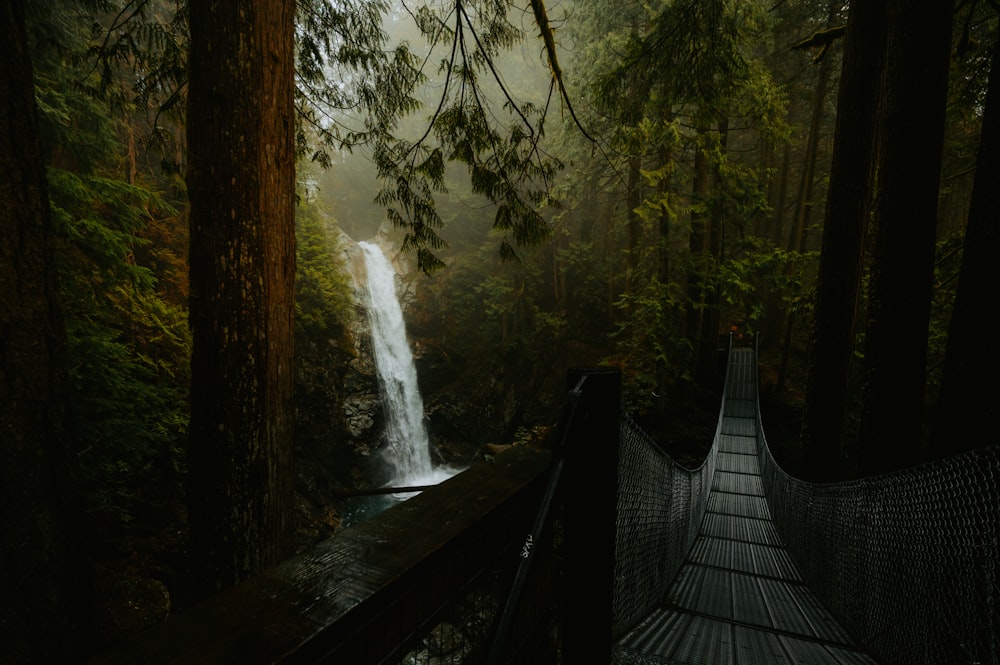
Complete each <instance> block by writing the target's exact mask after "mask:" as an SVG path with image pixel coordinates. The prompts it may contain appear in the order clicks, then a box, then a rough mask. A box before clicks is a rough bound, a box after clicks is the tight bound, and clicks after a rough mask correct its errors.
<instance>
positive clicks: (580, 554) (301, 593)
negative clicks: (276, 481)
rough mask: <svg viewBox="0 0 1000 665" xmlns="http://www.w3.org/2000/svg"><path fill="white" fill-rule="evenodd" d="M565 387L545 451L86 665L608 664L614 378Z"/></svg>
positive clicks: (507, 461)
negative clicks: (559, 413) (557, 425)
mask: <svg viewBox="0 0 1000 665" xmlns="http://www.w3.org/2000/svg"><path fill="white" fill-rule="evenodd" d="M567 385H568V387H569V388H570V391H569V394H570V396H571V399H570V400H569V402H568V404H567V409H566V411H565V414H564V419H563V423H562V424H561V426H560V428H559V432H558V436H557V437H556V439H557V440H558V442H559V443H558V444H556V445H554V447H553V450H552V451H542V450H536V449H532V448H527V447H514V448H512V449H510V450H508V451H506V452H503V453H501V454H499V455H497V456H496V457H495V458H494V461H493V462H492V463H490V464H485V463H484V464H480V465H476V466H473V467H472V468H471V469H469V470H467V471H464V472H462V473H460V474H458V475H456V476H453V477H452V478H449V479H448V480H446V481H445V482H443V483H441V484H440V485H437V486H435V487H432V488H430V489H427V490H425V491H424V492H422V493H421V494H419V495H418V496H416V497H414V498H412V499H409V500H407V501H405V502H403V503H400V504H397V505H395V506H393V507H392V508H389V509H388V510H386V511H384V512H383V513H381V514H379V515H376V516H375V517H372V518H370V519H369V520H367V521H364V522H361V523H359V524H357V525H355V526H352V527H350V528H347V529H344V530H343V531H341V532H339V533H337V534H336V535H335V536H334V537H333V538H330V539H329V540H326V541H324V542H323V543H321V544H319V545H318V546H316V547H315V548H314V549H312V550H311V551H309V552H307V553H305V554H303V555H300V556H297V557H295V558H293V559H290V560H288V561H286V562H285V563H283V564H281V565H279V566H277V567H275V568H274V569H272V570H269V571H267V572H264V573H262V574H261V575H259V576H257V577H255V578H253V579H251V580H248V581H246V582H244V583H242V584H239V585H237V586H235V587H233V588H232V589H229V590H228V591H225V592H223V593H221V594H218V595H217V596H214V597H212V598H210V599H208V600H207V601H205V602H204V603H202V604H200V605H197V606H195V607H192V608H190V609H188V610H185V611H182V612H178V613H177V614H176V615H174V616H172V617H170V618H169V619H167V620H166V621H164V622H163V623H161V624H159V625H156V626H154V627H152V628H150V629H149V630H147V631H145V632H143V633H140V634H139V635H136V636H135V637H133V638H131V639H129V640H126V641H124V642H122V643H120V644H117V645H115V646H113V647H112V648H111V649H109V650H108V651H106V652H105V653H102V654H100V655H98V656H97V657H96V658H94V659H92V661H90V663H91V665H124V664H128V665H135V664H139V663H141V664H142V665H154V664H160V663H176V664H178V665H180V664H183V665H197V664H200V663H203V664H208V663H213V664H215V663H219V664H226V665H228V664H230V663H232V664H237V663H238V664H239V665H258V664H260V665H263V664H264V663H268V664H270V663H286V664H287V663H336V664H338V665H396V664H397V663H400V662H402V661H403V660H404V658H405V659H406V662H408V663H428V664H434V665H438V664H444V663H447V664H456V665H457V664H459V663H462V664H466V663H477V664H479V663H487V662H488V663H496V664H498V665H511V664H513V663H518V664H526V665H527V664H535V665H539V664H541V663H546V664H550V663H555V662H557V659H558V657H561V659H562V662H570V663H576V662H602V663H605V662H610V660H611V652H612V644H613V642H612V604H613V599H614V562H615V520H616V509H615V506H616V496H617V472H618V457H617V456H618V436H619V424H620V421H619V419H620V410H619V409H620V399H621V377H620V373H619V372H618V370H614V369H609V368H593V369H584V370H571V372H570V373H569V376H568V377H567ZM561 477H562V481H561V482H560V478H561ZM557 654H558V655H559V656H557Z"/></svg>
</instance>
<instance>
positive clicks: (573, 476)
mask: <svg viewBox="0 0 1000 665" xmlns="http://www.w3.org/2000/svg"><path fill="white" fill-rule="evenodd" d="M581 378H583V379H584V381H583V384H582V386H581V393H582V394H581V395H580V397H579V400H580V401H579V404H578V406H577V411H576V416H575V417H574V418H573V421H572V423H570V425H569V427H570V430H569V436H568V437H567V440H566V448H565V451H564V454H565V460H566V462H565V464H566V467H565V481H564V482H565V486H564V487H565V492H566V493H565V495H564V497H565V502H564V506H565V508H564V511H565V512H564V533H563V537H564V544H565V553H566V556H565V568H564V571H565V577H564V595H563V623H562V662H564V663H610V662H611V654H612V648H613V635H612V622H613V604H614V591H615V580H614V571H615V533H616V524H615V520H616V515H617V498H618V440H619V430H620V419H621V411H620V409H621V372H620V371H619V370H617V369H615V368H610V367H597V368H586V369H572V370H570V372H569V376H568V385H569V388H570V390H572V389H573V388H574V387H575V386H578V385H580V379H581Z"/></svg>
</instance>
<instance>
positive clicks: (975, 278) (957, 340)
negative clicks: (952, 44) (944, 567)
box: [932, 39, 1000, 457]
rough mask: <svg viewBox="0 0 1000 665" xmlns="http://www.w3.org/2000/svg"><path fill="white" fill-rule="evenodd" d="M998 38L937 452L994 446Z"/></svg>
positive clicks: (998, 315) (999, 233) (999, 200)
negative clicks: (990, 386)
mask: <svg viewBox="0 0 1000 665" xmlns="http://www.w3.org/2000/svg"><path fill="white" fill-rule="evenodd" d="M997 183H1000V39H998V40H995V42H994V47H993V62H992V64H991V66H990V80H989V89H988V90H987V93H986V107H985V110H984V112H983V127H982V133H981V134H980V137H979V155H978V158H977V160H976V176H975V181H974V183H973V186H972V203H971V204H970V207H969V221H968V224H967V226H966V229H965V241H964V244H963V249H962V268H961V271H960V273H959V278H958V289H957V291H956V293H955V304H954V308H953V309H952V314H951V324H950V326H949V328H948V345H947V349H946V355H945V362H944V368H943V370H942V376H941V392H940V395H939V398H938V407H937V413H936V415H935V421H934V432H933V439H932V446H933V447H932V453H933V455H934V456H936V457H940V456H944V455H949V454H953V453H957V452H960V451H963V450H969V449H972V448H978V447H980V446H987V445H993V444H995V443H997V442H998V441H1000V435H998V433H997V427H996V423H997V416H998V408H997V399H996V395H995V394H994V393H993V391H992V390H988V389H986V388H985V386H988V385H990V384H991V382H992V381H994V380H995V377H996V376H997V374H998V372H1000V356H997V354H996V353H993V352H992V351H991V347H992V342H993V336H994V335H995V334H996V331H997V330H1000V309H998V308H997V307H996V306H995V305H994V304H993V303H994V302H995V301H996V260H997V257H998V256H1000V226H998V220H1000V187H997Z"/></svg>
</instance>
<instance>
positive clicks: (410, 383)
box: [359, 242, 455, 486]
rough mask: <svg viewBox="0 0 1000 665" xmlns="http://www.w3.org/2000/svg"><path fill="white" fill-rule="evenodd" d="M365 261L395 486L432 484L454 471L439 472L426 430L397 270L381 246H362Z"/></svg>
mask: <svg viewBox="0 0 1000 665" xmlns="http://www.w3.org/2000/svg"><path fill="white" fill-rule="evenodd" d="M359 246H360V247H361V250H362V252H363V253H364V259H365V270H366V272H367V274H368V277H367V292H368V319H369V321H370V323H371V329H372V347H373V349H372V351H373V354H374V356H375V367H376V370H377V372H378V379H379V390H380V391H381V394H382V406H383V409H384V411H385V421H386V425H385V437H386V459H387V461H388V462H389V464H390V465H391V466H392V467H393V478H392V480H390V483H389V484H390V485H391V486H413V485H431V484H435V483H438V482H440V481H442V480H444V479H445V478H448V477H449V476H451V475H454V473H455V471H454V470H448V469H435V468H434V466H433V464H432V463H431V453H430V441H429V440H428V438H427V429H426V427H424V402H423V399H422V398H421V396H420V389H419V387H418V386H417V368H416V366H415V365H414V364H413V353H412V352H411V351H410V344H409V341H408V340H407V337H406V324H405V322H404V321H403V310H402V308H401V307H400V305H399V298H398V297H397V296H396V283H395V279H396V272H395V270H393V268H392V265H391V264H390V263H389V261H388V259H386V257H385V254H383V253H382V250H381V249H380V248H379V247H378V245H374V244H372V243H368V242H361V243H359Z"/></svg>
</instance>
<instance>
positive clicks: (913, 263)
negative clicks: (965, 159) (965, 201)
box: [860, 0, 954, 473]
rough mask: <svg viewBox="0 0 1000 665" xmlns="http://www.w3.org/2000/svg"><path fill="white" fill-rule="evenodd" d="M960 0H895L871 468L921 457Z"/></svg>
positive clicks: (868, 357)
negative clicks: (939, 211) (950, 82)
mask: <svg viewBox="0 0 1000 665" xmlns="http://www.w3.org/2000/svg"><path fill="white" fill-rule="evenodd" d="M953 14H954V3H953V2H935V3H930V4H928V3H923V2H917V1H916V0H890V1H889V2H888V4H887V22H888V33H887V37H886V39H887V41H886V60H885V73H884V84H883V87H882V98H881V110H880V114H879V115H880V124H879V134H880V140H879V144H878V146H879V147H878V150H879V161H878V176H877V180H876V185H877V197H876V203H875V210H876V215H875V220H874V221H875V242H874V256H873V261H872V271H871V280H870V294H869V301H868V321H867V327H866V330H865V381H864V386H863V405H862V422H861V441H860V446H861V451H860V456H861V460H862V466H863V470H864V471H865V472H866V473H879V472H884V471H889V470H892V469H895V468H899V467H902V466H906V465H908V464H912V463H915V462H916V461H917V460H918V459H919V458H920V440H921V439H920V437H921V422H922V421H921V414H922V413H923V402H924V384H925V382H926V362H927V328H928V322H929V319H930V301H931V286H932V279H933V275H934V252H935V240H936V237H935V232H936V228H937V209H938V190H939V187H940V181H941V160H942V151H943V140H944V117H945V107H946V102H947V96H948V68H949V63H950V61H951V34H952V33H951V26H952V17H953Z"/></svg>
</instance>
